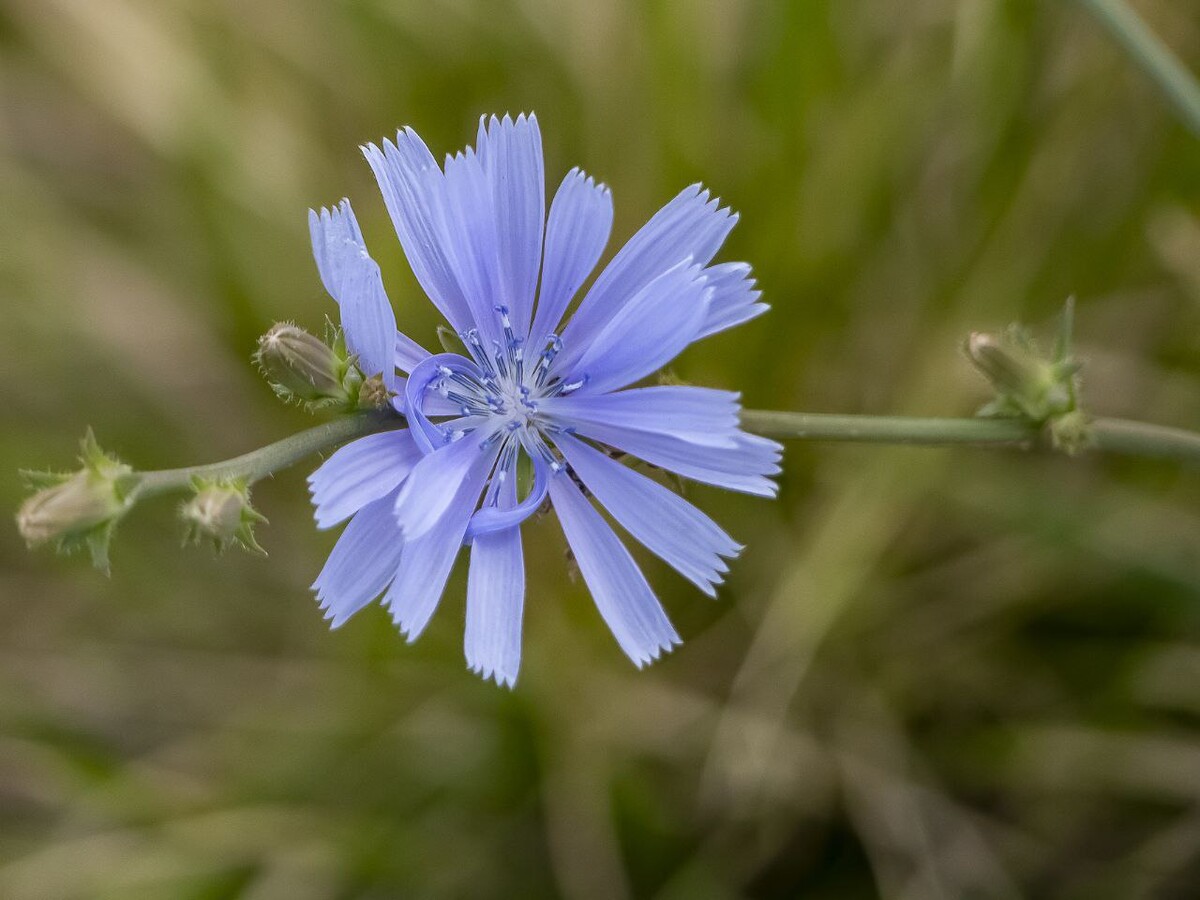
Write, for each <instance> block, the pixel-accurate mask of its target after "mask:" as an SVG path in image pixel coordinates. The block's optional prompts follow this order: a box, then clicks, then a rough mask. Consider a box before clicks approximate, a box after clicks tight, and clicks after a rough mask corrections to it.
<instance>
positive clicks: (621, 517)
mask: <svg viewBox="0 0 1200 900" xmlns="http://www.w3.org/2000/svg"><path fill="white" fill-rule="evenodd" d="M555 444H556V445H557V446H558V449H559V450H561V451H562V454H563V457H564V458H565V459H566V460H567V462H568V463H569V464H570V466H571V468H572V469H574V471H575V474H576V475H578V476H579V478H580V480H581V481H583V483H584V485H585V486H586V487H587V489H588V490H589V491H591V492H592V494H593V495H594V496H595V498H596V499H597V500H598V501H599V502H600V505H601V506H603V507H604V508H605V509H607V510H608V511H609V512H610V513H611V514H612V516H613V518H614V519H616V520H617V522H618V523H619V524H620V525H621V527H623V528H624V529H625V530H626V531H628V532H629V533H630V534H631V535H633V536H634V537H635V538H636V539H637V540H639V541H641V542H642V544H644V545H645V546H646V548H647V549H648V550H649V551H650V552H651V553H653V554H654V555H655V556H657V557H659V558H660V559H662V560H663V561H664V562H666V563H667V564H668V565H670V566H672V567H673V568H674V569H675V570H676V571H677V572H679V574H680V575H682V576H683V577H684V578H686V579H688V580H689V581H691V582H692V583H693V584H695V585H696V586H697V587H698V588H700V590H702V591H704V592H705V593H706V594H708V595H709V596H715V595H716V591H715V590H714V589H713V585H714V584H719V583H720V582H721V573H722V572H726V571H728V566H726V565H725V563H724V562H722V561H721V557H722V556H726V557H733V556H736V555H737V554H738V552H739V551H740V550H741V549H742V548H741V547H740V546H739V545H738V544H737V543H735V542H734V540H733V539H732V538H731V537H729V535H727V534H726V533H725V532H724V531H723V530H722V529H721V527H720V526H719V525H717V523H716V522H714V521H713V520H712V519H710V518H709V517H708V516H706V515H705V514H704V513H702V512H700V510H698V509H696V507H694V506H692V504H690V503H688V502H687V501H686V500H684V499H683V498H682V497H680V496H679V495H678V494H676V493H674V492H673V491H670V490H668V489H667V488H665V487H663V486H662V485H661V484H659V483H658V482H656V481H652V480H650V479H649V478H647V477H646V476H645V475H642V474H640V473H638V472H635V471H633V469H630V468H629V467H628V466H624V465H622V464H621V463H619V462H617V461H616V460H613V459H610V458H609V457H607V456H605V455H604V454H603V453H601V452H600V451H599V450H596V449H594V448H593V447H590V446H588V445H587V444H585V443H583V442H582V441H579V440H576V439H575V438H572V437H571V436H570V435H566V434H563V435H559V437H558V439H557V440H556V441H555Z"/></svg>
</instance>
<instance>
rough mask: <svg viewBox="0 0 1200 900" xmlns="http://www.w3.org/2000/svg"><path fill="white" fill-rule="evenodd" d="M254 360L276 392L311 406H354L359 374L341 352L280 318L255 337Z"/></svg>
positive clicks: (359, 379) (288, 398) (360, 380)
mask: <svg viewBox="0 0 1200 900" xmlns="http://www.w3.org/2000/svg"><path fill="white" fill-rule="evenodd" d="M255 360H256V361H257V362H258V365H259V368H260V369H261V370H262V373H263V375H264V376H265V377H266V379H267V381H268V383H269V384H270V385H271V387H272V388H274V390H275V393H276V394H278V395H279V396H280V397H282V398H283V399H285V400H289V401H292V400H294V401H297V402H299V403H303V404H307V405H310V406H328V405H334V404H344V405H347V406H355V405H357V402H358V389H359V385H360V384H361V382H362V376H361V374H360V373H359V372H358V370H357V369H356V368H355V366H354V364H353V362H352V361H351V360H350V359H349V358H348V357H347V356H346V354H345V353H344V352H339V350H338V349H335V348H334V347H331V346H330V345H329V344H327V343H325V342H324V341H322V340H321V339H320V338H318V337H316V336H314V335H312V334H309V333H308V332H307V331H305V330H304V329H303V328H300V327H298V326H296V325H291V324H289V323H287V322H280V323H278V324H276V325H274V326H272V327H271V330H270V331H268V332H267V333H266V334H264V335H263V336H262V337H261V338H259V339H258V351H257V353H255Z"/></svg>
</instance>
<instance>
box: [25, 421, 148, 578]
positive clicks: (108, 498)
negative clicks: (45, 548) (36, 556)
mask: <svg viewBox="0 0 1200 900" xmlns="http://www.w3.org/2000/svg"><path fill="white" fill-rule="evenodd" d="M80 462H82V463H83V468H81V469H79V470H78V471H76V472H72V473H70V474H66V475H56V474H49V473H38V472H26V473H24V474H25V478H26V481H27V482H28V483H29V484H30V486H31V487H37V488H40V490H38V491H37V492H36V493H35V494H33V496H31V497H29V498H28V499H27V500H26V501H25V502H24V503H22V504H21V508H20V509H19V510H18V511H17V529H18V530H19V531H20V533H21V537H23V538H24V539H25V541H26V543H28V544H29V546H31V547H33V546H37V545H39V544H45V543H48V542H50V541H54V542H56V543H57V545H58V548H59V549H60V550H63V551H68V552H69V551H71V550H75V549H77V548H79V547H82V546H87V547H89V549H90V550H91V552H92V559H93V562H95V564H96V565H97V566H98V567H100V568H107V566H108V542H109V539H110V537H111V534H112V529H113V527H114V526H115V525H116V523H117V520H118V519H120V517H121V516H122V515H124V514H125V512H126V511H127V510H128V509H129V507H130V506H131V505H132V504H133V495H132V490H131V489H132V487H133V480H132V478H131V477H130V476H132V473H133V470H132V469H131V468H130V467H129V466H127V465H125V464H124V463H122V462H121V461H120V460H118V459H116V458H115V457H113V456H110V455H108V454H106V453H105V452H104V451H103V450H101V449H100V447H99V445H97V444H96V439H95V437H93V435H92V433H91V432H90V431H89V432H88V434H87V436H86V437H85V438H84V440H83V453H82V455H81V457H80Z"/></svg>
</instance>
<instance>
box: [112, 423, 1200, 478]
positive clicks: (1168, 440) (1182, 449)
mask: <svg viewBox="0 0 1200 900" xmlns="http://www.w3.org/2000/svg"><path fill="white" fill-rule="evenodd" d="M402 422H403V419H401V418H400V417H399V416H396V415H394V414H390V413H378V412H372V413H359V414H357V415H352V416H344V417H342V418H339V419H333V420H332V421H329V422H326V423H325V424H323V425H318V426H317V427H316V428H310V429H308V430H307V431H301V432H300V433H299V434H294V435H292V436H291V437H287V438H284V439H283V440H281V441H276V442H275V443H274V444H269V445H267V446H266V447H263V448H261V449H259V450H254V451H252V452H250V453H246V454H243V455H242V456H236V457H234V458H233V459H227V460H225V461H223V462H218V463H210V464H209V465H204V466H190V467H187V468H182V469H166V470H164V471H161V472H140V473H138V475H137V477H138V479H139V482H138V486H137V488H136V489H135V490H136V493H137V496H138V499H141V498H144V497H153V496H155V495H157V494H163V493H168V492H170V491H179V490H187V489H189V488H191V485H192V480H193V479H194V478H202V479H209V480H214V481H219V480H222V479H228V480H233V479H237V480H241V481H244V482H246V483H247V484H253V483H254V482H255V481H258V480H259V479H261V478H265V477H266V476H268V475H271V474H274V473H275V472H278V471H280V470H281V469H285V468H287V467H288V466H291V465H293V464H295V463H297V462H299V461H300V460H302V459H304V458H305V457H308V456H311V455H312V454H314V453H323V452H326V451H329V450H332V449H334V448H335V447H338V446H339V445H341V444H344V443H345V442H346V441H349V440H351V439H353V438H356V437H362V436H364V435H368V434H373V433H375V432H378V431H390V430H392V429H395V428H398V427H403V426H402ZM742 424H743V425H744V426H745V427H746V430H748V431H750V432H753V433H754V434H758V435H762V436H763V437H770V438H777V439H779V440H801V441H842V442H852V443H870V444H910V445H918V446H926V447H936V446H945V445H948V444H975V445H979V446H995V447H1015V448H1018V449H1032V448H1034V447H1037V446H1039V445H1041V444H1042V442H1043V438H1042V430H1041V429H1040V428H1038V426H1036V425H1033V424H1031V423H1029V422H1026V421H1025V420H1023V419H982V418H975V419H930V418H910V417H907V416H840V415H827V414H824V413H798V412H775V411H771V410H757V409H748V410H745V411H743V413H742ZM1091 429H1092V432H1091V433H1092V437H1093V439H1094V441H1093V446H1094V447H1095V448H1096V449H1097V450H1102V451H1106V452H1109V453H1118V454H1123V455H1126V456H1143V457H1157V458H1164V459H1180V460H1187V461H1190V462H1194V463H1200V434H1198V433H1196V432H1192V431H1184V430H1183V429H1181V428H1167V427H1165V426H1162V425H1148V424H1146V423H1144V422H1131V421H1128V420H1125V419H1096V420H1094V421H1093V422H1092V423H1091Z"/></svg>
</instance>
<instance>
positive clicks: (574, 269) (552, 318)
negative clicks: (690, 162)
mask: <svg viewBox="0 0 1200 900" xmlns="http://www.w3.org/2000/svg"><path fill="white" fill-rule="evenodd" d="M612 221H613V203H612V193H611V192H610V191H609V189H608V188H607V187H605V186H604V185H603V184H596V182H595V181H594V180H593V179H591V178H590V177H588V176H587V175H585V174H584V173H583V172H581V171H580V170H579V169H572V170H571V171H570V172H568V173H567V177H566V178H564V179H563V180H562V184H561V185H559V188H558V192H557V193H556V194H555V195H554V202H553V203H551V204H550V219H549V221H548V222H547V223H546V257H545V260H544V261H543V263H542V289H541V293H540V294H538V308H537V315H536V316H534V320H533V327H532V328H531V329H530V331H529V337H530V340H531V342H532V343H533V344H535V345H537V344H540V343H541V342H542V341H544V340H545V339H546V337H547V336H548V335H549V334H550V333H551V332H553V331H555V330H556V329H557V328H558V325H559V322H560V321H561V320H562V317H563V313H565V312H566V311H567V306H568V304H570V302H571V300H572V299H573V298H574V296H575V292H576V291H578V290H579V288H580V287H581V286H582V285H583V282H584V281H585V280H586V279H587V277H588V275H590V274H591V272H592V269H594V268H596V263H597V262H599V260H600V254H601V253H603V252H604V246H605V244H607V243H608V235H609V232H610V231H611V230H612ZM531 349H537V348H536V347H532V348H531Z"/></svg>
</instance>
